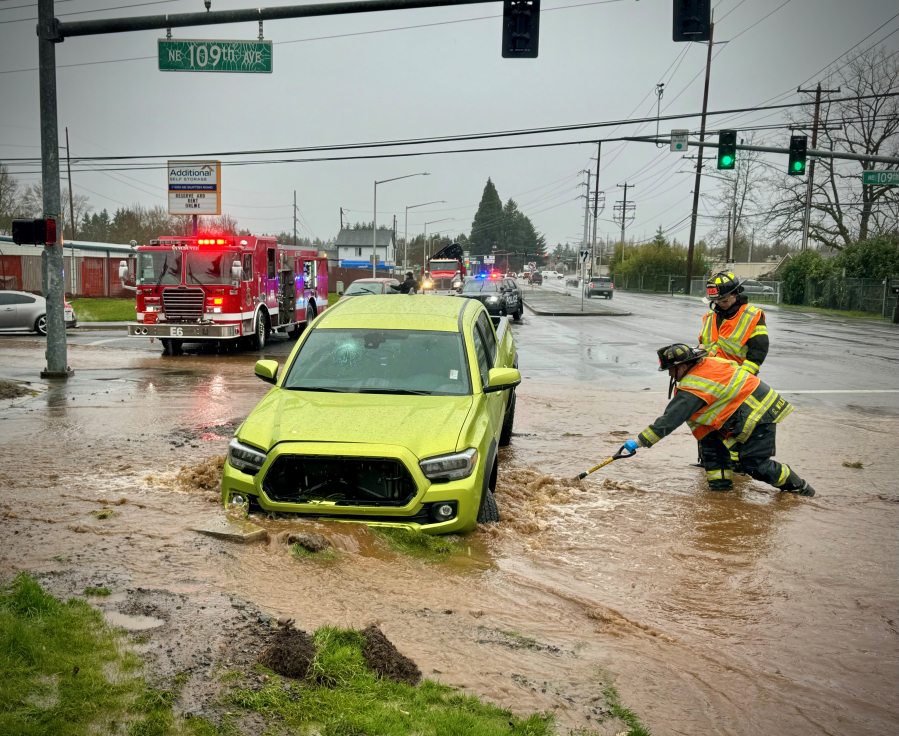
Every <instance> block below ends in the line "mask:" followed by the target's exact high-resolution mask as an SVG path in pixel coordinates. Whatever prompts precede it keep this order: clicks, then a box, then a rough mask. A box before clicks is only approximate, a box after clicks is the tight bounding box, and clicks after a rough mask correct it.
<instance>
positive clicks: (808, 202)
mask: <svg viewBox="0 0 899 736" xmlns="http://www.w3.org/2000/svg"><path fill="white" fill-rule="evenodd" d="M796 91H797V92H799V93H803V92H804V93H806V94H811V93H812V92H814V93H815V120H814V122H813V123H812V148H817V145H818V117H819V113H820V109H821V93H822V92H825V93H827V94H830V93H832V92H839V91H840V88H839V87H837V88H836V89H821V82H818V86H817V87H816V88H815V89H814V90H810V89H802V88H801V87H800V88H798V89H797V90H796ZM814 181H815V159H814V158H812V160H811V163H809V167H808V181H807V182H806V187H805V216H804V217H803V218H802V250H806V249H807V248H808V229H809V225H810V222H811V217H812V186H813V184H814Z"/></svg>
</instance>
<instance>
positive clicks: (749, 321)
mask: <svg viewBox="0 0 899 736" xmlns="http://www.w3.org/2000/svg"><path fill="white" fill-rule="evenodd" d="M703 301H704V302H705V303H706V304H711V305H712V308H711V309H710V310H709V311H708V312H706V313H705V315H704V316H703V318H702V332H700V333H699V344H700V345H701V346H703V347H705V349H706V350H708V351H709V355H710V356H711V357H713V358H725V359H726V360H732V361H734V363H736V364H737V365H740V366H742V367H743V369H744V370H747V371H749V372H750V373H752V375H754V376H757V375H758V373H759V368H760V367H761V365H762V363H763V362H764V361H765V358H766V357H767V355H768V328H767V326H766V325H765V313H764V312H763V311H762V310H761V309H759V308H758V307H754V306H752V305H751V304H749V303H748V302H747V299H746V295H745V294H744V293H743V284H742V282H741V281H740V280H739V279H737V278H736V277H735V276H734V275H733V274H732V273H730V272H729V271H721V272H720V273H716V274H715V275H714V276H712V278H710V279H709V280H708V282H707V283H706V297H705V298H704V299H703Z"/></svg>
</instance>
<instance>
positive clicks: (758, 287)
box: [743, 279, 774, 294]
mask: <svg viewBox="0 0 899 736" xmlns="http://www.w3.org/2000/svg"><path fill="white" fill-rule="evenodd" d="M743 291H744V293H746V294H773V293H774V289H773V288H772V287H770V286H765V285H764V284H762V283H761V282H759V281H755V280H753V279H747V280H746V281H744V282H743Z"/></svg>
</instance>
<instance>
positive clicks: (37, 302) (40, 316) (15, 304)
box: [0, 291, 78, 335]
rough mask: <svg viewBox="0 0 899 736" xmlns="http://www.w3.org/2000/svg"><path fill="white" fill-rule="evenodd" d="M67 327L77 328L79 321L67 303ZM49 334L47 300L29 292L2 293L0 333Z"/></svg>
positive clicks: (0, 299) (0, 298)
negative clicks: (14, 331) (25, 332)
mask: <svg viewBox="0 0 899 736" xmlns="http://www.w3.org/2000/svg"><path fill="white" fill-rule="evenodd" d="M65 323H66V327H75V326H76V325H77V324H78V319H77V318H76V317H75V310H74V309H72V305H71V304H69V303H68V302H65ZM12 330H16V331H18V332H22V331H28V332H36V333H37V334H38V335H46V334H47V300H46V299H44V297H42V296H38V295H37V294H29V293H28V292H27V291H0V331H12Z"/></svg>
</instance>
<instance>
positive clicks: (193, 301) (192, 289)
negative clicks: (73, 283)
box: [119, 235, 328, 353]
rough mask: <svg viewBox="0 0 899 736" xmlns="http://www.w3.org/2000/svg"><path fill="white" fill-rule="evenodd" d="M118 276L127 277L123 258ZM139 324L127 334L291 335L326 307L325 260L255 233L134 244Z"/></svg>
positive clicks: (257, 341)
mask: <svg viewBox="0 0 899 736" xmlns="http://www.w3.org/2000/svg"><path fill="white" fill-rule="evenodd" d="M119 275H120V277H122V279H123V280H124V278H125V277H126V276H127V263H126V262H125V261H122V264H121V265H120V267H119ZM134 288H135V289H136V291H137V322H136V323H132V324H129V325H128V334H129V336H131V337H158V338H160V339H161V340H162V344H163V347H164V348H165V350H166V352H174V353H177V352H179V351H180V348H181V343H183V342H202V341H209V340H216V341H230V340H240V339H241V338H246V339H247V341H248V342H249V343H250V345H251V347H253V348H255V349H257V350H261V349H262V348H263V347H264V346H265V343H266V342H267V340H268V336H269V334H271V332H287V333H288V334H291V335H296V334H298V333H299V332H300V330H301V329H302V325H304V324H306V323H308V322H311V321H312V320H313V319H315V317H316V316H317V315H318V314H320V313H321V312H323V311H324V310H325V309H327V306H328V259H327V258H325V257H324V256H320V255H319V254H318V253H317V252H316V251H309V250H302V249H300V248H298V247H295V246H288V245H281V244H279V243H277V242H276V241H275V239H274V238H268V237H256V236H254V235H208V236H207V235H199V236H197V237H162V238H159V239H158V240H151V241H150V244H149V245H143V246H140V247H139V248H137V274H136V278H135V287H134Z"/></svg>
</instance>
